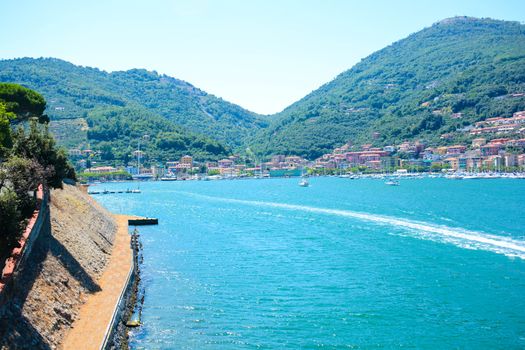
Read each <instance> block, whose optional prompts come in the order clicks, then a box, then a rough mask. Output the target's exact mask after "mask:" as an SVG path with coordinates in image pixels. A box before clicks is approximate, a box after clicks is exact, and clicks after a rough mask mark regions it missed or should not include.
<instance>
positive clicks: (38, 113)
mask: <svg viewBox="0 0 525 350" xmlns="http://www.w3.org/2000/svg"><path fill="white" fill-rule="evenodd" d="M0 96H1V100H0V269H1V268H3V262H4V261H5V255H6V254H7V253H9V252H10V251H11V250H12V248H13V247H15V246H16V245H17V244H18V240H19V238H20V235H21V234H22V230H23V223H24V220H25V219H26V218H27V217H29V216H30V215H31V213H32V212H33V211H34V209H35V204H36V198H35V195H34V194H35V193H36V190H37V188H38V186H39V185H40V184H42V185H43V186H44V187H45V188H47V187H49V186H51V187H54V188H57V187H61V186H62V180H63V179H64V178H66V177H68V178H72V179H74V178H75V173H74V170H73V169H72V167H71V166H70V165H69V163H68V160H67V157H66V154H65V152H64V151H63V150H61V149H58V148H57V147H56V145H55V141H54V139H53V137H52V136H51V135H50V134H49V132H48V128H47V125H45V126H42V125H41V124H38V123H37V120H40V121H42V120H43V118H42V112H43V110H44V109H43V108H44V107H45V101H44V100H43V99H42V97H41V96H40V95H39V94H38V93H36V92H34V91H31V90H28V89H26V88H22V87H17V86H15V85H13V84H0ZM28 118H30V120H29V126H28V128H29V130H28V131H27V132H26V130H25V129H24V124H22V125H19V127H18V129H17V130H16V131H15V132H13V131H12V130H11V122H18V121H22V120H25V119H28ZM44 119H45V118H44Z"/></svg>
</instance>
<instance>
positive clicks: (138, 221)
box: [128, 218, 159, 226]
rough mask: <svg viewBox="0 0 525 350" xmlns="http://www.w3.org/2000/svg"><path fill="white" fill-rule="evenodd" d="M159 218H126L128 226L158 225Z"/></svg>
mask: <svg viewBox="0 0 525 350" xmlns="http://www.w3.org/2000/svg"><path fill="white" fill-rule="evenodd" d="M158 224H159V219H157V218H133V219H129V220H128V225H130V226H146V225H158Z"/></svg>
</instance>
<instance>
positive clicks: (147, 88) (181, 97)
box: [0, 58, 266, 146]
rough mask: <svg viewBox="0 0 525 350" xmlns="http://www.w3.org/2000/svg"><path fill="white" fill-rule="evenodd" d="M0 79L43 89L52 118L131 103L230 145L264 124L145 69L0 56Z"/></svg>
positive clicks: (80, 115)
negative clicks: (103, 67)
mask: <svg viewBox="0 0 525 350" xmlns="http://www.w3.org/2000/svg"><path fill="white" fill-rule="evenodd" d="M0 81H4V82H15V83H18V84H22V85H24V86H26V87H29V88H32V89H35V90H37V91H39V92H40V93H41V94H42V95H43V96H44V97H45V98H46V100H47V103H48V107H47V110H46V113H47V114H48V115H49V117H50V118H51V120H52V121H56V120H58V119H62V120H65V119H67V120H72V118H87V121H88V123H92V121H91V122H90V119H89V118H90V117H91V116H92V115H96V116H97V118H98V117H100V113H102V112H101V110H102V109H104V108H110V110H111V111H113V112H114V111H115V110H117V109H118V108H119V107H121V108H125V111H123V112H122V114H124V115H126V114H129V109H133V110H134V112H133V113H135V114H138V113H142V112H146V113H145V115H149V116H151V115H155V116H158V117H163V118H164V119H166V120H168V121H171V122H172V124H173V125H171V126H170V127H169V128H168V129H170V128H173V127H175V125H177V126H182V127H183V128H184V129H187V130H189V131H192V132H194V133H200V134H204V135H208V136H209V137H211V138H213V139H215V140H218V141H221V142H222V143H224V144H227V145H229V146H238V145H240V144H242V142H243V140H244V138H245V137H246V136H247V135H248V134H252V133H254V132H255V131H256V130H258V129H259V128H261V127H263V126H265V125H266V122H265V121H264V120H263V119H262V118H260V117H259V116H258V115H256V114H254V113H251V112H249V111H247V110H245V109H243V108H241V107H239V106H237V105H234V104H231V103H229V102H226V101H224V100H222V99H220V98H217V97H215V96H213V95H210V94H207V93H205V92H204V91H202V90H199V89H198V88H196V87H194V86H192V85H191V84H189V83H186V82H184V81H181V80H178V79H175V78H172V77H169V76H166V75H160V74H158V73H156V72H150V71H146V70H143V69H132V70H129V71H120V72H112V73H107V72H105V71H101V70H99V69H96V68H89V67H81V66H76V65H73V64H71V63H69V62H66V61H62V60H59V59H55V58H40V59H32V58H22V59H15V60H3V61H0ZM95 110H96V111H95ZM91 112H95V113H94V114H92V113H91ZM156 120H158V119H156ZM121 122H122V121H121ZM77 123H78V121H77ZM62 124H64V125H66V126H67V125H68V122H62ZM166 125H168V124H164V126H166ZM64 130H65V131H66V132H67V128H66V129H64V128H63V129H62V131H64ZM158 131H170V130H158ZM65 141H68V140H65Z"/></svg>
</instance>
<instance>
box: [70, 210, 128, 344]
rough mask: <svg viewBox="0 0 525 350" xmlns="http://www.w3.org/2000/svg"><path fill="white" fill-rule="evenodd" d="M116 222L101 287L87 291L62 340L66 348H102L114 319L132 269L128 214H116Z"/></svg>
mask: <svg viewBox="0 0 525 350" xmlns="http://www.w3.org/2000/svg"><path fill="white" fill-rule="evenodd" d="M114 217H115V220H116V222H117V226H118V229H117V234H116V235H115V241H114V244H113V251H112V253H111V257H110V260H109V263H108V265H107V266H106V269H105V271H104V272H103V273H102V276H101V277H100V279H99V280H98V281H97V283H98V285H99V286H100V288H101V289H102V290H101V291H100V292H97V293H95V294H90V295H88V299H87V302H86V303H85V304H84V305H82V307H81V308H80V312H79V318H78V319H77V320H76V321H75V322H74V323H73V328H72V329H71V330H70V331H69V333H68V334H67V335H66V337H65V339H64V342H63V349H65V350H69V349H71V350H91V349H93V350H99V349H100V347H101V346H102V343H103V341H104V335H105V333H106V329H107V327H108V325H109V323H110V322H111V318H112V316H113V312H114V310H115V308H116V306H117V302H118V298H119V296H120V294H121V292H122V289H123V288H124V287H125V283H126V280H127V277H128V273H129V271H130V269H131V258H132V251H131V248H130V240H131V236H130V235H129V233H128V219H130V218H132V217H130V216H127V215H114Z"/></svg>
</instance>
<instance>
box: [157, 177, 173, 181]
mask: <svg viewBox="0 0 525 350" xmlns="http://www.w3.org/2000/svg"><path fill="white" fill-rule="evenodd" d="M160 181H177V178H176V177H175V176H164V177H161V178H160Z"/></svg>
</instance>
